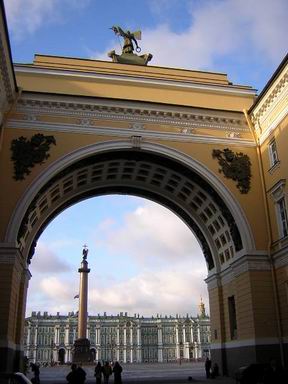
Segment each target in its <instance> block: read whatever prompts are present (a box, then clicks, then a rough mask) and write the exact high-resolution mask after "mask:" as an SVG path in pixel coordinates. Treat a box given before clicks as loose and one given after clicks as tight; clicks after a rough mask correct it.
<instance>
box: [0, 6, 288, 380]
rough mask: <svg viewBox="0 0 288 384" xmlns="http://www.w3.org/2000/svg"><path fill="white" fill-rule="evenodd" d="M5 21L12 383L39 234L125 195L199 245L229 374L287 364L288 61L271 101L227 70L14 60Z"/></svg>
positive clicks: (5, 338)
mask: <svg viewBox="0 0 288 384" xmlns="http://www.w3.org/2000/svg"><path fill="white" fill-rule="evenodd" d="M1 17H2V19H1V30H0V32H1V34H0V37H1V46H0V48H1V62H0V64H1V68H0V74H1V77H0V85H1V90H3V91H2V92H1V94H0V97H1V99H0V106H1V115H0V118H1V146H0V183H1V189H0V212H1V222H0V242H1V247H0V264H1V268H0V286H1V292H2V294H1V295H0V316H1V322H0V353H1V359H0V372H2V377H4V376H5V374H6V373H7V372H11V371H12V370H14V369H19V367H20V366H21V359H22V356H23V330H24V314H25V304H26V292H27V288H28V281H29V278H30V272H29V264H30V262H31V259H32V257H33V253H34V249H35V246H36V243H37V239H38V237H39V236H40V234H41V232H42V231H43V230H44V229H45V227H46V226H47V225H48V224H49V222H50V221H51V220H52V219H53V218H54V217H55V216H56V215H58V214H59V213H60V212H61V211H63V210H64V209H65V208H66V207H68V206H70V205H72V204H75V203H77V202H79V201H81V200H83V199H85V198H88V197H91V196H99V195H103V194H112V193H120V194H128V195H129V194H130V195H137V196H142V197H146V198H148V199H151V200H153V201H155V202H158V203H160V204H162V205H164V206H166V207H167V208H169V209H170V210H171V211H172V212H174V213H175V214H176V215H178V216H179V217H180V218H181V219H182V220H183V221H184V222H185V223H186V224H187V226H188V227H189V228H190V229H191V231H192V233H194V234H195V236H196V237H197V239H198V241H199V243H200V244H201V247H202V250H203V257H204V258H205V260H206V263H207V279H206V282H207V287H208V292H209V301H210V316H211V338H212V340H211V353H212V360H213V361H214V362H218V364H219V366H220V367H221V372H222V373H229V374H232V373H233V371H234V370H235V369H236V368H237V367H239V366H242V365H246V364H248V363H250V362H256V361H257V362H263V361H265V362H266V361H268V360H269V358H270V357H271V356H275V357H276V358H277V359H279V361H281V362H282V363H283V364H285V365H286V366H287V337H288V329H287V321H286V320H287V315H288V313H287V293H288V275H287V272H288V247H287V245H288V236H287V203H288V202H287V185H286V179H287V172H288V171H287V169H288V166H287V165H288V164H287V162H288V157H287V153H286V148H287V145H288V134H287V133H288V128H287V121H288V117H287V109H288V108H287V105H288V102H287V97H288V86H287V76H288V74H287V72H288V71H287V67H288V64H287V63H288V60H287V57H286V58H285V59H284V60H283V62H282V63H281V65H280V66H279V68H278V69H277V70H276V72H275V74H274V75H273V77H272V78H271V80H270V81H269V82H268V84H267V86H266V87H265V88H264V90H263V92H262V93H261V94H260V95H259V96H258V97H257V95H256V92H255V90H254V89H253V88H251V87H249V86H241V85H234V84H232V83H231V82H230V81H229V79H228V77H227V75H226V74H222V73H212V72H201V71H190V70H182V69H174V68H162V67H155V66H140V65H131V64H129V65H128V64H119V63H115V62H108V61H107V62H106V61H97V60H85V59H77V58H65V57H55V56H44V55H36V56H35V59H34V62H33V63H32V64H13V63H12V60H11V53H10V47H9V38H8V33H7V27H6V22H5V17H4V13H3V9H2V15H1ZM179 257H181V255H179ZM191 257H193V254H191ZM3 292H5V294H3ZM2 356H3V358H2ZM3 380H4V379H3ZM3 382H5V381H3Z"/></svg>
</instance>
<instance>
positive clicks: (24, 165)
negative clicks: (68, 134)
mask: <svg viewBox="0 0 288 384" xmlns="http://www.w3.org/2000/svg"><path fill="white" fill-rule="evenodd" d="M51 144H54V145H56V140H55V138H54V136H44V135H42V133H37V134H36V135H34V136H32V137H31V139H30V140H28V139H27V138H26V137H23V136H21V137H19V139H15V140H12V142H11V147H10V149H11V151H12V157H11V160H12V161H13V162H14V179H15V180H24V178H25V174H26V175H29V173H31V170H30V169H31V168H33V167H34V165H35V164H43V163H44V161H45V160H47V159H48V157H49V156H50V155H49V153H47V152H48V151H49V150H50V145H51Z"/></svg>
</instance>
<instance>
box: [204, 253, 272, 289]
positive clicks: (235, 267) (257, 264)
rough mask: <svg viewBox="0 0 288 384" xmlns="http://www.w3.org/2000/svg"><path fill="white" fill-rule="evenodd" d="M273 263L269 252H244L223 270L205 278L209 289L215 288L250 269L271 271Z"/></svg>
mask: <svg viewBox="0 0 288 384" xmlns="http://www.w3.org/2000/svg"><path fill="white" fill-rule="evenodd" d="M270 270H271V263H270V261H269V258H268V255H267V253H265V252H264V251H263V252H261V251H260V252H255V253H252V254H242V255H241V256H240V257H238V258H237V256H235V258H234V259H231V262H230V264H229V265H227V267H226V269H224V270H223V269H222V271H221V272H218V273H214V274H211V276H208V277H207V278H206V279H205V282H206V283H207V285H208V289H214V288H217V287H220V286H223V285H225V284H228V283H229V282H231V281H233V280H235V278H237V277H238V276H239V275H241V274H242V273H244V272H248V271H270Z"/></svg>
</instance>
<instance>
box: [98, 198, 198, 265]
mask: <svg viewBox="0 0 288 384" xmlns="http://www.w3.org/2000/svg"><path fill="white" fill-rule="evenodd" d="M109 224H110V225H109ZM114 224H115V223H113V221H112V220H111V221H109V220H106V221H105V224H100V226H99V227H97V229H96V231H95V237H96V242H97V246H98V245H99V244H102V245H106V246H107V247H108V249H109V250H110V252H112V253H114V254H116V253H118V254H126V255H129V256H130V257H131V258H133V260H134V261H135V262H140V263H142V264H143V265H147V266H149V265H154V264H155V263H157V260H158V261H159V260H160V261H162V262H163V261H165V262H167V263H182V262H183V261H187V260H192V262H194V263H195V264H197V263H198V262H199V260H201V262H203V265H205V263H204V256H203V253H202V251H201V248H200V246H199V244H198V242H197V240H196V238H195V237H194V235H193V234H192V233H191V230H190V229H189V228H188V227H187V226H186V225H185V224H184V223H183V222H182V221H181V220H180V219H179V218H178V217H177V216H176V215H175V214H172V213H171V211H169V210H168V209H167V208H164V207H162V206H161V205H159V204H156V203H154V202H152V201H148V200H146V201H145V200H143V203H142V204H141V205H139V206H138V208H136V209H135V210H134V211H133V212H130V213H128V214H126V215H125V216H124V220H123V223H121V225H118V226H115V225H114Z"/></svg>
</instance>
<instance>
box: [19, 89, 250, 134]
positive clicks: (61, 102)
mask: <svg viewBox="0 0 288 384" xmlns="http://www.w3.org/2000/svg"><path fill="white" fill-rule="evenodd" d="M17 112H21V113H27V114H28V115H29V114H32V115H34V116H37V115H48V116H51V115H53V116H65V117H67V116H69V117H78V118H85V119H87V122H89V121H91V120H93V119H104V120H117V121H129V120H130V121H133V122H134V121H135V120H136V121H138V122H142V124H144V123H146V124H148V123H150V124H151V123H153V124H167V125H173V126H180V127H197V128H213V129H221V130H223V129H225V130H227V131H237V132H249V128H248V125H247V122H246V120H245V116H244V114H243V113H242V112H233V111H217V110H211V109H206V110H205V109H200V108H192V107H177V106H165V105H161V104H152V103H151V104H150V103H145V102H140V101H139V102H138V101H134V102H132V101H121V100H104V99H92V100H91V98H80V97H77V96H75V97H69V96H68V97H65V96H57V95H54V96H50V95H47V96H45V97H43V96H40V95H39V96H38V95H32V94H30V95H29V94H25V95H23V96H22V97H21V99H19V101H18V103H17ZM84 125H85V121H84Z"/></svg>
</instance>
